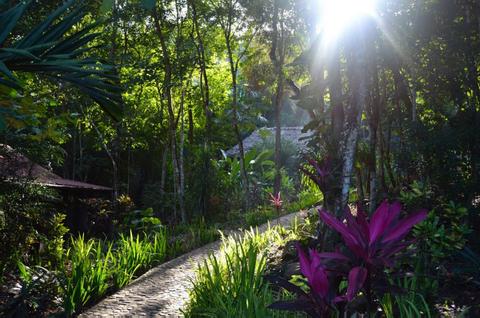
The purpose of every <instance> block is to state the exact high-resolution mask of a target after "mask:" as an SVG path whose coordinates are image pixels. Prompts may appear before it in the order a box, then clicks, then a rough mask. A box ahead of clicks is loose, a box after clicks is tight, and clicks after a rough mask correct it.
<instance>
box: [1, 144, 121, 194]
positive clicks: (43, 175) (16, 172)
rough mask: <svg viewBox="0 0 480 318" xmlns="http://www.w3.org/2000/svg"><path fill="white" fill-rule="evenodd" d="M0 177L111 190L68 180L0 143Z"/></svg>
mask: <svg viewBox="0 0 480 318" xmlns="http://www.w3.org/2000/svg"><path fill="white" fill-rule="evenodd" d="M0 178H1V179H4V180H7V181H13V182H16V181H22V180H28V181H31V182H33V183H36V184H39V185H43V186H46V187H52V188H59V189H85V190H95V191H111V190H112V189H111V188H109V187H104V186H100V185H96V184H90V183H86V182H80V181H75V180H69V179H65V178H62V177H60V176H59V175H56V174H55V173H53V172H51V171H50V170H48V169H45V168H44V167H42V166H40V165H39V164H37V163H35V162H33V161H31V160H30V159H28V158H27V157H25V156H24V155H23V154H21V153H19V152H18V151H16V150H15V149H13V148H12V147H10V146H8V145H3V144H0Z"/></svg>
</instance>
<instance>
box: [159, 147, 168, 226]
mask: <svg viewBox="0 0 480 318" xmlns="http://www.w3.org/2000/svg"><path fill="white" fill-rule="evenodd" d="M167 159H168V145H165V146H164V150H163V154H162V174H161V176H160V201H161V202H162V203H163V201H164V199H165V180H166V179H167ZM164 213H165V210H164V204H162V208H161V210H160V215H161V216H163V215H164Z"/></svg>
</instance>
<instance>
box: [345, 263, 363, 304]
mask: <svg viewBox="0 0 480 318" xmlns="http://www.w3.org/2000/svg"><path fill="white" fill-rule="evenodd" d="M366 278H367V269H366V268H364V267H359V266H357V267H354V268H352V269H351V270H350V272H349V273H348V287H347V300H348V301H351V300H352V299H353V298H354V297H355V296H356V295H357V293H358V291H359V290H360V289H361V288H362V286H363V283H365V279H366Z"/></svg>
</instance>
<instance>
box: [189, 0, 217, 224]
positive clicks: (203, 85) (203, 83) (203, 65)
mask: <svg viewBox="0 0 480 318" xmlns="http://www.w3.org/2000/svg"><path fill="white" fill-rule="evenodd" d="M189 4H190V7H191V9H192V10H191V11H192V18H193V19H192V20H193V28H194V31H195V35H196V38H197V42H198V45H196V47H197V56H198V62H199V66H200V90H201V92H202V101H203V112H204V114H205V137H204V145H203V151H204V156H203V157H204V160H203V165H204V169H203V171H204V175H205V179H204V180H205V183H204V187H202V198H201V202H202V204H201V205H202V207H201V208H202V214H203V215H205V214H206V213H207V211H208V209H209V207H208V201H209V200H208V195H209V192H210V191H209V188H210V185H209V174H210V157H209V152H210V142H211V133H212V132H211V126H212V125H211V121H212V111H211V110H210V87H209V82H208V75H207V61H206V57H205V46H204V41H203V36H202V32H201V30H200V26H199V23H198V15H197V7H196V5H195V0H189ZM193 37H194V36H193V34H192V38H193ZM190 115H191V111H190V110H189V116H190ZM190 124H192V125H193V120H190ZM190 132H191V133H192V137H191V138H192V139H193V126H192V129H191V130H190Z"/></svg>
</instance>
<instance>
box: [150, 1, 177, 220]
mask: <svg viewBox="0 0 480 318" xmlns="http://www.w3.org/2000/svg"><path fill="white" fill-rule="evenodd" d="M152 15H153V19H154V24H155V29H156V32H157V36H158V38H159V40H160V46H161V49H162V58H163V64H164V73H165V74H164V77H163V83H162V87H163V90H162V91H163V94H162V95H163V96H165V97H166V100H167V111H168V128H169V133H170V136H169V137H170V150H171V152H172V164H173V181H174V182H173V193H174V195H173V197H174V198H175V199H174V203H173V213H174V218H175V219H176V218H177V204H176V199H177V191H178V182H179V180H178V179H179V169H178V158H177V133H176V125H175V113H174V111H173V101H172V62H171V59H170V53H169V51H168V47H167V42H166V38H165V34H164V33H163V30H162V26H163V24H162V23H163V19H160V17H159V16H158V11H157V8H156V7H154V8H153V9H152ZM161 97H162V96H161Z"/></svg>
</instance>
